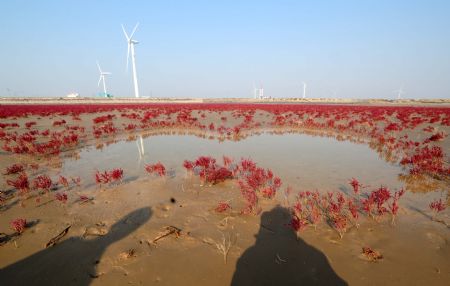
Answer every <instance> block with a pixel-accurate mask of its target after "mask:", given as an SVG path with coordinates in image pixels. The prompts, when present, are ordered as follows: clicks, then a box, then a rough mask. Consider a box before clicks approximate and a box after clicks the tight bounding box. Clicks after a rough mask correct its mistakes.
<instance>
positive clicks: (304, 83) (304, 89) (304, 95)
mask: <svg viewBox="0 0 450 286" xmlns="http://www.w3.org/2000/svg"><path fill="white" fill-rule="evenodd" d="M302 83H303V96H302V98H306V82H304V81H303V82H302Z"/></svg>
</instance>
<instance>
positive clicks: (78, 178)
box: [70, 177, 81, 187]
mask: <svg viewBox="0 0 450 286" xmlns="http://www.w3.org/2000/svg"><path fill="white" fill-rule="evenodd" d="M70 179H71V180H72V182H73V183H74V184H75V185H77V186H78V187H80V186H81V178H80V177H71V178H70Z"/></svg>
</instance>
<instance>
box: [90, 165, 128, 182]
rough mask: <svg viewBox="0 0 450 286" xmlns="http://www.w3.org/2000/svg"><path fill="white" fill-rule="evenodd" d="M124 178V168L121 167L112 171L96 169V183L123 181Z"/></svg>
mask: <svg viewBox="0 0 450 286" xmlns="http://www.w3.org/2000/svg"><path fill="white" fill-rule="evenodd" d="M122 178H123V170H122V169H121V168H115V169H112V170H111V171H103V172H100V171H98V170H97V171H96V172H95V183H96V184H98V185H101V184H108V183H113V182H114V183H117V182H119V183H120V182H121V181H122Z"/></svg>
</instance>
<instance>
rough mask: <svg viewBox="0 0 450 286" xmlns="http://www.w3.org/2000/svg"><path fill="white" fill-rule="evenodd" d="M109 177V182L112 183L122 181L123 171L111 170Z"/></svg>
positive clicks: (118, 169) (119, 169)
mask: <svg viewBox="0 0 450 286" xmlns="http://www.w3.org/2000/svg"><path fill="white" fill-rule="evenodd" d="M110 177H111V180H112V181H114V182H116V181H122V178H123V170H122V169H121V168H115V169H112V170H111V172H110Z"/></svg>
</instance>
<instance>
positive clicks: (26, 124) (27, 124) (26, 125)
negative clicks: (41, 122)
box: [25, 121, 36, 129]
mask: <svg viewBox="0 0 450 286" xmlns="http://www.w3.org/2000/svg"><path fill="white" fill-rule="evenodd" d="M33 125H36V121H30V122H27V123H25V127H26V128H28V129H30V128H31V127H32V126H33Z"/></svg>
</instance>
